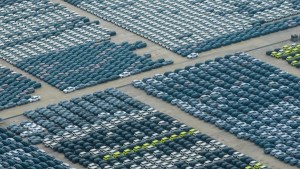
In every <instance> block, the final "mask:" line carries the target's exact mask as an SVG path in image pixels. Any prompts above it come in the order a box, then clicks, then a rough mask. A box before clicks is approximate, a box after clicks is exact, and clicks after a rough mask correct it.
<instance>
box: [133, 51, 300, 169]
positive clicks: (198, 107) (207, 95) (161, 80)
mask: <svg viewBox="0 0 300 169" xmlns="http://www.w3.org/2000/svg"><path fill="white" fill-rule="evenodd" d="M132 84H133V86H134V87H136V88H139V89H142V90H144V91H145V92H146V93H147V94H149V95H152V96H155V97H157V98H160V99H162V100H164V101H166V102H169V103H170V104H172V105H175V106H177V107H178V108H180V109H181V110H183V111H185V112H186V113H189V114H190V115H193V116H195V117H197V118H199V119H201V120H204V121H206V122H209V123H212V124H214V125H215V126H217V127H219V128H220V129H223V130H225V131H228V132H230V133H232V134H234V135H236V136H237V137H238V138H240V139H245V140H249V141H251V142H253V143H255V144H257V145H259V146H261V147H262V148H263V149H264V151H265V153H266V154H270V155H272V156H274V157H276V158H278V159H279V160H282V161H284V162H286V163H288V164H290V165H296V166H298V167H300V144H299V143H300V107H299V105H300V90H299V88H300V78H299V77H296V76H293V75H291V74H289V73H287V72H284V71H282V70H280V69H278V68H276V67H273V66H271V65H269V64H267V63H264V62H262V61H260V60H258V59H255V58H253V57H251V56H249V55H248V54H246V53H236V54H234V55H226V56H225V57H217V58H216V59H215V60H208V61H206V62H205V63H197V64H195V66H186V67H185V68H184V69H176V70H175V71H174V72H166V73H164V74H157V75H155V76H154V77H152V78H144V79H143V80H135V81H133V82H132Z"/></svg>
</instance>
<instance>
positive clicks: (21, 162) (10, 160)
mask: <svg viewBox="0 0 300 169" xmlns="http://www.w3.org/2000/svg"><path fill="white" fill-rule="evenodd" d="M0 168H1V169H74V168H72V167H70V165H69V164H67V163H63V162H62V161H59V160H57V159H55V158H54V157H53V156H50V155H48V154H47V153H46V152H45V151H44V150H41V149H38V148H37V147H34V146H32V145H30V144H29V143H28V142H26V141H23V140H22V139H21V138H20V137H19V136H16V135H14V134H13V133H12V132H10V131H8V130H7V129H4V128H0Z"/></svg>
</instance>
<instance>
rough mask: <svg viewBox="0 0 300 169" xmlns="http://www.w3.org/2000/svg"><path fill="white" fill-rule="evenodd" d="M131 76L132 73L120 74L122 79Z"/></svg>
mask: <svg viewBox="0 0 300 169" xmlns="http://www.w3.org/2000/svg"><path fill="white" fill-rule="evenodd" d="M130 75H131V73H130V72H123V73H121V74H119V77H120V78H124V77H128V76H130Z"/></svg>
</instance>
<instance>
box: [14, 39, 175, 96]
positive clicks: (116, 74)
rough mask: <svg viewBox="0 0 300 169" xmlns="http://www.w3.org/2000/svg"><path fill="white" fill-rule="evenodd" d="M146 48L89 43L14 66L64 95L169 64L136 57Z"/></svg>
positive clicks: (144, 57) (138, 42)
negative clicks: (137, 50) (136, 52)
mask: <svg viewBox="0 0 300 169" xmlns="http://www.w3.org/2000/svg"><path fill="white" fill-rule="evenodd" d="M144 47H146V43H144V42H142V41H137V42H135V43H133V44H129V43H127V42H124V43H121V44H116V43H113V42H110V41H104V42H100V43H97V42H89V43H85V44H82V45H78V46H74V47H71V48H68V49H66V50H62V51H59V52H55V53H48V54H45V55H40V56H36V57H33V58H27V59H24V60H22V61H19V62H17V63H16V66H17V67H18V68H20V69H22V70H25V71H27V72H29V73H30V74H32V75H34V76H36V77H38V78H40V79H42V80H43V81H45V82H47V83H48V84H50V85H52V86H54V87H56V88H58V89H60V90H62V91H63V92H65V93H69V92H72V91H74V90H77V89H82V88H85V87H88V86H93V85H96V84H100V83H104V82H107V81H111V80H115V79H118V78H124V77H127V76H130V75H134V74H137V73H141V72H144V71H148V70H151V69H155V68H159V67H162V66H165V65H169V64H172V63H173V61H171V60H168V61H167V60H164V59H158V60H155V61H153V60H152V59H151V54H146V55H144V56H139V55H137V54H135V53H134V51H135V50H136V49H140V48H144Z"/></svg>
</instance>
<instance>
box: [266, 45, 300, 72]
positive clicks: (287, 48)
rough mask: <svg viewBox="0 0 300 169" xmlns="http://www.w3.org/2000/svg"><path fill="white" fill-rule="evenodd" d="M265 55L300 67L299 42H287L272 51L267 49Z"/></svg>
mask: <svg viewBox="0 0 300 169" xmlns="http://www.w3.org/2000/svg"><path fill="white" fill-rule="evenodd" d="M266 55H268V56H271V57H274V58H276V59H283V60H286V61H287V62H288V63H289V64H290V65H292V66H294V67H296V68H300V44H298V43H293V44H287V45H284V46H282V47H281V48H276V49H274V50H272V51H271V50H269V51H267V52H266Z"/></svg>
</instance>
